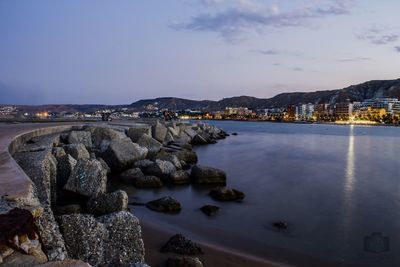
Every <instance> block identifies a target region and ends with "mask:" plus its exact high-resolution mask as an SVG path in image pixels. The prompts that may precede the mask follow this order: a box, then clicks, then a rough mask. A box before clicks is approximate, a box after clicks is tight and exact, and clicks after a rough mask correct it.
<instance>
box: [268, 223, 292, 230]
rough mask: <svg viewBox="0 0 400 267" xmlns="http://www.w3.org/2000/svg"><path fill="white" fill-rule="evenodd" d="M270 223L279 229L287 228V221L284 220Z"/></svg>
mask: <svg viewBox="0 0 400 267" xmlns="http://www.w3.org/2000/svg"><path fill="white" fill-rule="evenodd" d="M271 225H272V226H273V227H275V228H277V229H280V230H285V229H287V228H288V223H287V222H284V221H276V222H273V223H272V224H271Z"/></svg>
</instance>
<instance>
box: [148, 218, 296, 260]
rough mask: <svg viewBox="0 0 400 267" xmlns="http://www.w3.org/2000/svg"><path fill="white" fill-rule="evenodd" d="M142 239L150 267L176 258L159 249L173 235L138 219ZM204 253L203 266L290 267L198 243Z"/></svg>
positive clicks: (220, 247) (171, 232) (201, 257)
mask: <svg viewBox="0 0 400 267" xmlns="http://www.w3.org/2000/svg"><path fill="white" fill-rule="evenodd" d="M140 225H141V228H142V237H143V241H144V244H145V250H146V253H145V258H146V262H147V263H148V264H150V265H151V266H154V267H157V266H163V264H164V263H165V262H166V260H167V259H168V257H171V256H178V255H174V254H170V253H161V252H160V248H161V247H162V246H163V245H164V244H165V242H166V241H167V240H168V239H169V238H170V237H171V236H172V235H174V234H175V233H174V232H173V231H169V230H166V229H162V228H161V227H160V226H158V225H156V224H155V223H153V222H149V221H146V220H143V219H141V218H140ZM194 241H195V242H196V243H198V244H199V245H200V246H201V248H202V249H203V251H204V254H203V255H198V256H196V257H198V258H199V259H200V260H201V262H202V263H203V264H204V266H219V267H222V266H227V267H228V266H229V267H290V265H287V264H283V263H278V262H273V261H269V260H266V259H262V258H259V257H256V256H252V255H249V254H245V253H241V252H238V251H235V250H232V249H229V248H225V247H222V246H217V245H213V244H209V243H206V242H198V241H196V240H194Z"/></svg>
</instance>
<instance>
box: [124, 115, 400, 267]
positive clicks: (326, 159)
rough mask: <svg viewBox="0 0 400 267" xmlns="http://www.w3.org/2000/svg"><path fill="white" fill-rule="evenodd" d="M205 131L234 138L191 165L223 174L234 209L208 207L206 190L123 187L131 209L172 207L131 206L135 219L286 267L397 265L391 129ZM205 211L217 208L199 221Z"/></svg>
mask: <svg viewBox="0 0 400 267" xmlns="http://www.w3.org/2000/svg"><path fill="white" fill-rule="evenodd" d="M207 123H210V124H213V125H216V126H219V127H221V128H223V129H224V130H226V131H227V132H228V133H233V132H236V133H237V134H238V135H237V136H234V135H231V136H229V137H227V138H226V139H224V140H219V141H218V143H217V144H213V145H206V146H198V147H195V148H194V149H195V151H196V152H197V154H198V157H199V164H202V165H207V166H211V167H216V168H219V169H222V170H224V171H225V172H226V173H227V177H228V182H227V185H228V187H232V188H235V189H238V190H240V191H243V192H244V193H245V194H246V198H245V199H244V201H243V202H240V203H239V202H217V201H214V200H213V199H211V198H210V196H209V195H208V193H209V191H210V189H211V187H209V186H206V187H204V186H203V187H198V186H192V185H183V186H173V187H171V186H167V187H164V188H161V189H149V190H143V189H141V190H138V189H135V188H133V187H132V186H130V187H126V188H124V189H125V190H126V191H127V192H128V194H129V196H130V200H131V201H136V202H146V201H150V200H154V199H156V198H160V197H164V196H172V197H174V198H176V199H177V200H179V201H180V202H181V203H182V206H183V209H182V211H181V212H180V213H179V214H174V215H172V214H163V213H156V212H153V211H151V210H148V209H147V208H146V207H141V206H134V207H133V212H134V214H135V215H136V216H137V217H138V218H139V219H140V220H146V221H149V222H153V223H156V224H157V225H159V226H160V227H164V228H166V229H169V230H172V231H176V232H179V233H183V234H185V235H188V236H189V237H190V238H192V239H195V240H199V241H202V242H207V243H209V244H213V245H216V246H221V247H224V248H227V249H231V250H233V251H238V252H240V253H245V254H248V255H252V256H256V257H259V258H265V259H268V260H273V261H276V262H282V263H285V264H289V265H293V266H307V267H310V266H311V267H312V266H328V267H329V266H374V267H376V266H381V267H382V266H390V267H392V266H400V128H397V127H377V126H350V125H346V126H345V125H342V126H340V125H327V124H294V123H271V122H238V121H208V122H207ZM206 204H212V205H217V206H219V207H221V210H220V212H219V213H218V214H217V215H215V216H213V217H208V216H206V215H205V214H203V213H202V212H201V211H200V210H199V209H200V207H202V206H203V205H206ZM276 221H283V222H286V223H287V224H288V228H287V229H284V230H281V229H276V228H275V227H273V226H272V224H273V223H274V222H276Z"/></svg>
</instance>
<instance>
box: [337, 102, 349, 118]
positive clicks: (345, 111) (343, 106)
mask: <svg viewBox="0 0 400 267" xmlns="http://www.w3.org/2000/svg"><path fill="white" fill-rule="evenodd" d="M334 116H335V118H336V119H338V120H349V119H350V118H351V117H352V116H353V103H350V101H347V102H346V103H337V104H335V108H334Z"/></svg>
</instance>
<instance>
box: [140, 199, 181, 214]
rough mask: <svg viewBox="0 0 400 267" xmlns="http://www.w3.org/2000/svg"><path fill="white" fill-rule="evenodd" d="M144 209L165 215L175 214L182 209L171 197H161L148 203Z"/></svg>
mask: <svg viewBox="0 0 400 267" xmlns="http://www.w3.org/2000/svg"><path fill="white" fill-rule="evenodd" d="M146 207H147V208H149V209H151V210H154V211H158V212H166V213H176V212H180V211H181V209H182V207H181V203H179V202H178V201H177V200H176V199H173V198H172V197H163V198H160V199H156V200H153V201H150V202H148V203H147V204H146Z"/></svg>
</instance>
